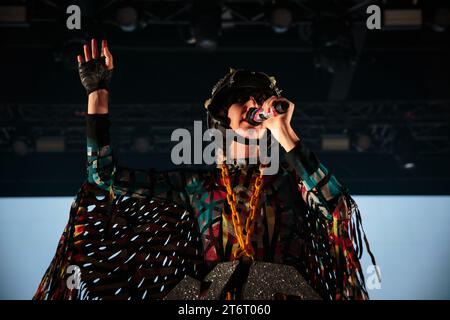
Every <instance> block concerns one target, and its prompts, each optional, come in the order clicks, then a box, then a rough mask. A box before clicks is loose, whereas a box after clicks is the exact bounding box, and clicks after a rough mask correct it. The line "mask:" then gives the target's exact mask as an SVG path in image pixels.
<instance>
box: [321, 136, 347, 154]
mask: <svg viewBox="0 0 450 320" xmlns="http://www.w3.org/2000/svg"><path fill="white" fill-rule="evenodd" d="M349 149H350V139H349V138H348V136H347V135H344V134H335V135H323V136H322V150H324V151H347V150H349Z"/></svg>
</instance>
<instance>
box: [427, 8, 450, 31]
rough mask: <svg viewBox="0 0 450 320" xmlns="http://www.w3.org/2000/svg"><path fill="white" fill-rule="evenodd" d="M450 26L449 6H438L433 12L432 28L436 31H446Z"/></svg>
mask: <svg viewBox="0 0 450 320" xmlns="http://www.w3.org/2000/svg"><path fill="white" fill-rule="evenodd" d="M449 26H450V10H449V9H447V8H438V9H436V10H435V12H434V14H433V20H432V22H431V28H432V29H433V30H434V31H435V32H444V31H446V30H448V28H449Z"/></svg>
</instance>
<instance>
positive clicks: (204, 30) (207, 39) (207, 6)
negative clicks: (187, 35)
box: [191, 0, 222, 51]
mask: <svg viewBox="0 0 450 320" xmlns="http://www.w3.org/2000/svg"><path fill="white" fill-rule="evenodd" d="M191 14H192V21H191V28H192V35H193V41H192V42H194V43H195V44H196V45H197V47H199V48H200V49H203V50H205V51H214V50H215V49H216V48H217V40H218V38H219V35H220V33H221V29H222V18H221V16H222V7H221V5H220V3H219V1H215V0H194V1H193V3H192V7H191Z"/></svg>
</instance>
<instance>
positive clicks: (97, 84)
mask: <svg viewBox="0 0 450 320" xmlns="http://www.w3.org/2000/svg"><path fill="white" fill-rule="evenodd" d="M78 72H79V74H80V79H81V84H82V85H83V87H84V88H85V89H86V92H87V94H88V95H89V94H90V93H91V92H93V91H96V90H99V89H106V90H108V89H109V82H110V81H111V76H112V69H111V70H108V68H107V67H106V63H105V57H101V58H97V59H92V60H89V61H87V62H83V63H79V64H78Z"/></svg>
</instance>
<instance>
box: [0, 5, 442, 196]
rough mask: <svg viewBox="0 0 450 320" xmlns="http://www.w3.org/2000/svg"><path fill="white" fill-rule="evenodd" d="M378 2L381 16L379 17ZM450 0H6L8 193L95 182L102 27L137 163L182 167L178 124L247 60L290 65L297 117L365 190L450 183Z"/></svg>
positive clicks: (262, 65) (1, 180) (333, 162)
mask: <svg viewBox="0 0 450 320" xmlns="http://www.w3.org/2000/svg"><path fill="white" fill-rule="evenodd" d="M69 4H76V5H79V6H80V8H81V12H82V30H70V31H69V30H68V29H67V28H66V27H65V26H66V20H65V19H66V18H67V14H66V10H65V9H66V7H67V5H69ZM372 4H376V5H379V6H380V8H381V14H382V16H381V18H382V23H381V24H382V28H381V30H370V31H369V30H367V28H366V19H367V17H368V15H367V13H366V8H367V6H368V5H372ZM449 9H450V3H449V2H448V1H440V0H429V1H421V0H414V1H413V0H384V1H381V0H380V1H376V0H373V1H371V0H367V1H357V0H302V1H288V0H277V1H272V0H271V1H269V0H267V1H265V0H247V1H239V0H220V1H201V0H191V1H181V0H179V1H178V0H158V1H156V0H146V1H132V0H130V1H119V0H98V1H87V0H73V1H68V0H67V1H66V0H65V1H20V0H18V1H7V2H5V3H3V2H2V4H0V33H1V39H2V55H3V61H5V63H4V64H3V65H2V68H3V69H2V70H3V72H4V74H7V75H8V77H4V79H3V82H2V86H1V87H2V92H1V94H0V112H1V114H2V117H0V159H1V161H2V166H0V195H2V196H9V195H11V196H15V195H72V194H73V193H74V192H76V188H78V186H79V185H80V183H81V182H82V179H83V178H84V176H83V174H80V173H82V172H84V170H85V161H86V155H85V148H86V137H85V132H86V128H85V110H86V97H85V93H84V91H83V89H82V87H81V85H80V83H79V78H78V74H77V72H76V68H77V64H76V62H75V57H76V55H77V54H79V53H81V52H82V45H83V44H84V43H85V42H86V41H88V40H89V39H90V38H91V37H97V38H99V39H100V38H107V39H108V42H109V44H110V46H111V51H112V52H113V54H114V59H115V61H117V68H116V71H115V73H114V76H113V81H112V84H111V121H112V126H111V134H112V140H113V142H114V147H115V150H116V151H117V154H118V156H119V159H120V162H121V163H123V164H124V165H131V166H134V167H140V168H149V167H156V168H160V169H170V168H173V167H174V165H173V164H172V163H171V160H170V150H171V147H172V146H173V144H171V142H170V136H171V133H172V131H173V130H174V129H176V128H187V129H189V130H192V127H193V121H194V120H201V119H203V120H204V118H205V115H204V108H202V105H203V101H204V100H205V98H206V97H207V96H208V94H209V92H210V90H211V86H212V84H214V83H215V82H216V81H217V79H218V78H220V77H222V76H223V74H224V73H225V72H226V71H227V70H228V69H229V67H235V68H236V67H238V68H248V69H252V70H258V71H264V72H266V73H268V74H270V75H275V76H276V78H277V81H278V83H279V84H280V86H281V87H282V88H283V90H284V91H283V95H285V96H286V97H287V98H289V99H290V100H292V101H293V102H295V103H296V111H295V113H294V116H293V120H292V121H293V126H294V127H295V128H296V130H297V131H298V133H299V135H300V136H301V137H302V139H303V140H304V141H305V143H307V144H308V145H309V146H310V148H311V149H312V150H314V151H315V152H317V154H318V156H319V158H320V159H321V160H322V161H323V162H324V163H326V164H327V167H329V168H330V170H332V171H333V172H334V173H335V174H336V176H339V178H340V179H342V180H343V181H344V182H345V183H346V185H347V186H348V187H349V188H350V189H351V190H352V192H353V193H355V194H380V193H382V194H449V193H450V190H449V189H448V184H449V183H450V167H449V166H442V165H441V164H442V163H449V162H450V150H449V148H450V143H449V142H450V141H449V140H450V138H449V136H450V133H449V130H450V129H449V128H450V124H449V123H450V90H449V89H448V88H450V59H448V57H449V56H450V41H448V39H449V32H450V30H449V28H448V26H449V21H450V19H449ZM68 69H70V71H69V70H68ZM168 115H170V117H168ZM203 127H204V128H206V125H204V126H203ZM36 168H39V170H36ZM408 168H413V170H405V169H408ZM430 181H432V182H433V183H429V182H430ZM424 185H426V186H427V188H426V189H425V188H423V186H424Z"/></svg>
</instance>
